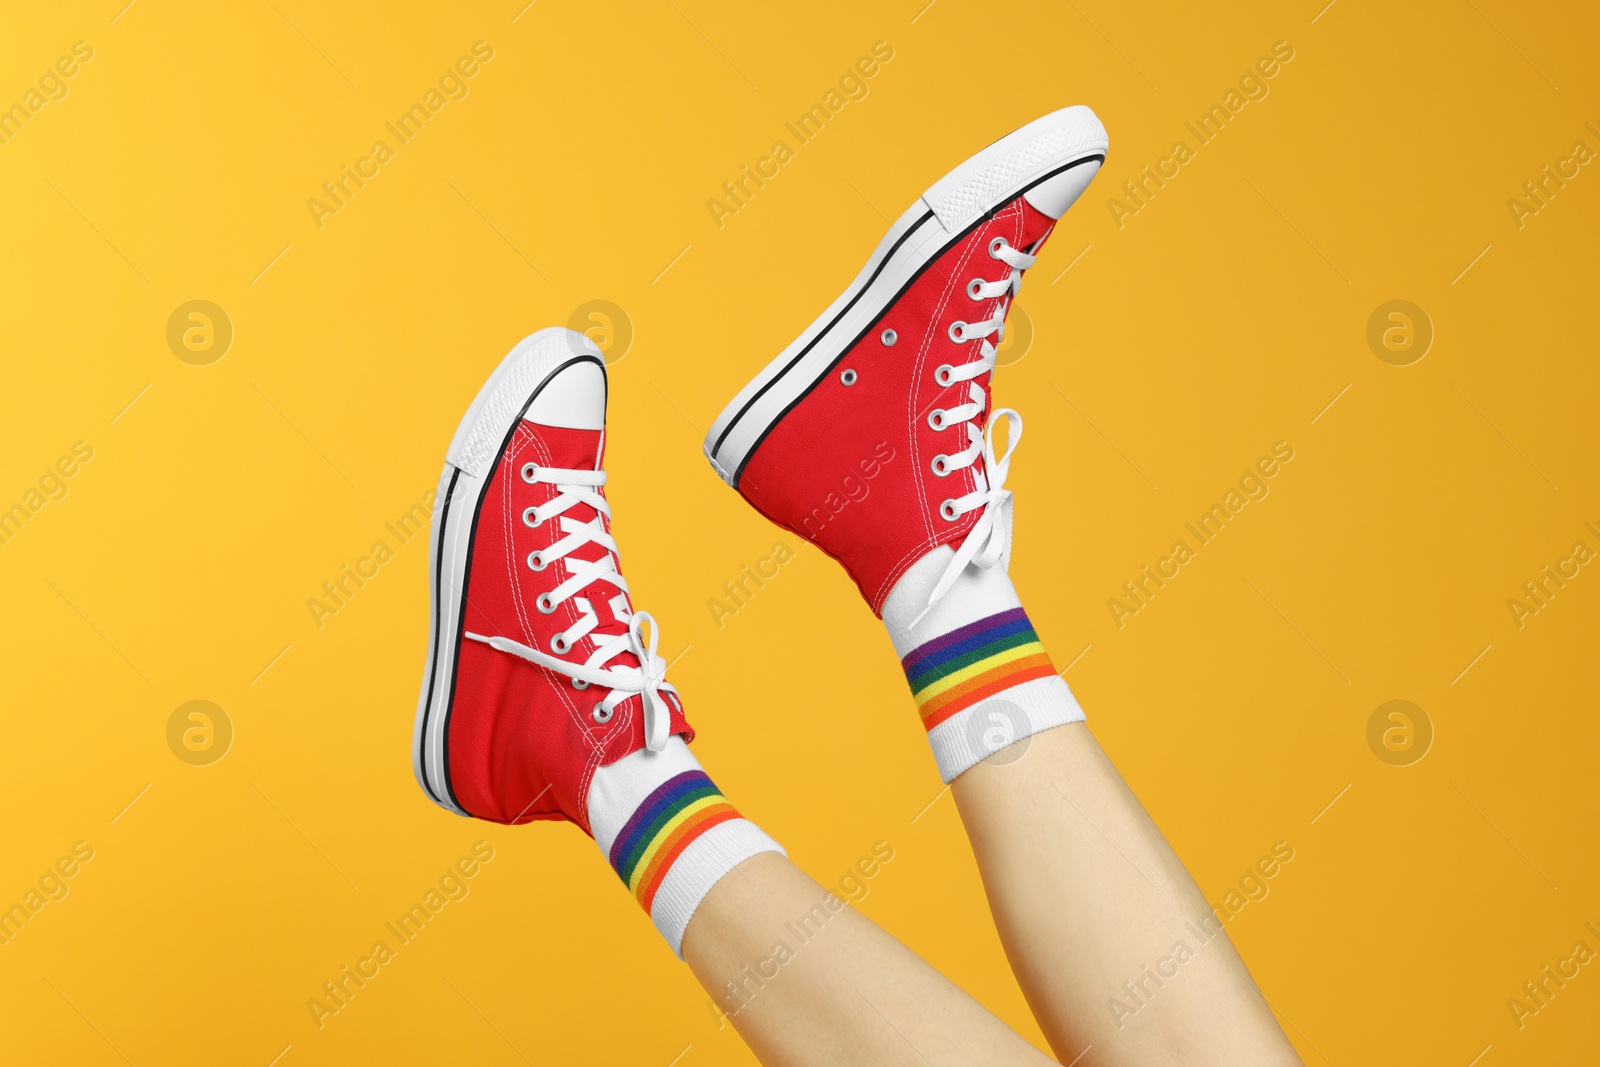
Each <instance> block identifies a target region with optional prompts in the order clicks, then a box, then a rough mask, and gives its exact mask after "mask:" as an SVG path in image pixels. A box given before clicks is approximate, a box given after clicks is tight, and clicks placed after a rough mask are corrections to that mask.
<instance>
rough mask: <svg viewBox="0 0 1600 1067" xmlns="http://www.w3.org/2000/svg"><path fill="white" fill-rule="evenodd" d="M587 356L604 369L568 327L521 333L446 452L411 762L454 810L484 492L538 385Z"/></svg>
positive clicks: (421, 780)
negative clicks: (454, 725) (469, 608)
mask: <svg viewBox="0 0 1600 1067" xmlns="http://www.w3.org/2000/svg"><path fill="white" fill-rule="evenodd" d="M585 360H588V361H592V362H594V363H597V364H599V365H600V367H601V369H602V371H603V370H604V367H605V359H604V357H603V356H602V355H601V354H600V350H599V349H598V348H596V347H595V346H594V345H593V344H592V343H590V341H589V340H588V338H586V337H584V336H583V335H582V334H579V333H574V332H573V331H571V330H567V329H563V328H561V327H551V328H549V329H545V330H540V331H538V332H537V333H534V334H530V335H529V336H527V337H525V338H523V339H522V340H521V341H519V342H518V343H517V345H516V347H514V348H512V350H511V352H510V353H509V354H508V355H507V356H506V358H505V359H503V360H501V361H500V365H499V366H498V367H496V368H495V371H494V373H493V374H491V375H490V376H489V380H488V381H487V382H485V383H484V384H483V388H481V389H479V390H478V395H477V397H476V398H474V400H473V401H472V406H471V407H469V408H467V414H466V416H465V417H464V418H463V419H462V420H461V425H460V426H459V427H457V429H456V432H455V436H454V437H453V438H451V441H450V448H449V450H448V451H447V452H446V453H445V466H444V473H443V474H441V475H440V476H439V489H438V492H437V494H436V495H435V497H434V509H433V520H432V531H431V536H430V538H429V541H428V544H429V546H430V548H431V549H432V552H431V555H430V557H429V562H428V576H429V577H428V581H429V589H430V592H431V597H430V612H429V623H428V663H427V669H426V670H425V671H424V673H423V677H422V692H421V693H420V695H419V696H418V698H417V719H416V723H415V726H414V727H413V730H412V739H411V767H412V771H413V772H414V773H415V774H416V776H417V784H418V785H420V786H422V789H423V792H425V793H427V794H428V796H429V798H430V799H432V800H433V802H434V803H436V804H438V805H439V806H440V807H442V808H445V809H447V810H449V811H453V812H455V813H456V814H457V815H468V814H470V813H469V812H467V811H466V810H465V809H463V808H462V807H461V805H460V804H459V803H457V802H456V798H455V791H454V790H453V789H452V788H451V785H450V753H449V727H450V712H451V707H452V705H453V703H454V699H455V681H456V664H457V662H458V661H459V659H460V655H461V634H462V630H463V625H464V620H463V618H462V615H463V612H464V611H465V609H466V593H467V576H468V575H469V574H470V572H471V567H472V541H473V535H474V534H475V533H476V531H477V526H478V512H479V509H480V507H481V505H482V503H483V493H484V490H485V489H486V488H487V487H488V485H489V481H490V478H491V477H492V476H493V474H494V469H495V465H496V464H497V463H498V461H499V458H500V455H501V453H502V452H504V451H505V447H506V445H507V443H508V442H509V441H510V439H511V433H512V431H513V430H515V429H516V427H517V424H518V423H519V422H521V421H522V416H523V413H524V412H526V411H527V410H528V407H529V405H531V404H532V403H533V401H534V398H535V397H537V396H538V395H539V391H540V390H541V389H543V388H544V387H545V385H546V384H547V383H548V382H549V381H550V379H551V378H553V377H554V376H555V375H556V374H557V373H558V372H560V371H561V370H564V369H565V368H567V367H568V366H570V365H571V364H573V363H575V362H581V361H585Z"/></svg>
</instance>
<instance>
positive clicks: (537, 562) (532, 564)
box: [528, 549, 550, 571]
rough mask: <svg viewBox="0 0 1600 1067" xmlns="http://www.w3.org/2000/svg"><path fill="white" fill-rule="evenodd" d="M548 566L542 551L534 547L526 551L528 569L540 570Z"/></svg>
mask: <svg viewBox="0 0 1600 1067" xmlns="http://www.w3.org/2000/svg"><path fill="white" fill-rule="evenodd" d="M548 566H550V564H548V563H546V562H545V561H544V553H543V552H540V551H538V550H537V549H535V550H534V551H532V552H529V553H528V569H529V570H530V571H542V570H544V569H545V568H546V567H548Z"/></svg>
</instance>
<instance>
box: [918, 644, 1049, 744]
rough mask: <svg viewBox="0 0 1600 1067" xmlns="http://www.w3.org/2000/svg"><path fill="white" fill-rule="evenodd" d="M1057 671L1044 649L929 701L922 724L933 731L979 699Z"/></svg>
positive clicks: (924, 710)
mask: <svg viewBox="0 0 1600 1067" xmlns="http://www.w3.org/2000/svg"><path fill="white" fill-rule="evenodd" d="M1055 673H1056V668H1055V665H1054V664H1052V663H1051V662H1050V657H1049V656H1048V655H1046V654H1045V653H1043V652H1041V653H1039V654H1038V655H1037V656H1029V657H1028V658H1027V659H1025V660H1020V661H1018V662H1016V663H1008V664H1006V665H1005V666H1003V667H997V668H995V669H994V670H993V671H989V672H988V673H985V674H980V675H979V676H978V677H976V678H973V679H972V680H970V681H967V682H964V683H962V684H961V685H959V686H957V687H956V688H954V689H951V690H949V691H947V692H944V693H941V694H939V696H938V698H936V699H934V700H930V701H929V702H928V703H927V704H926V705H925V706H924V707H923V708H922V727H923V729H925V730H932V729H933V728H934V727H935V726H938V725H939V724H940V723H942V722H944V721H945V720H947V719H949V718H951V717H952V716H954V715H956V714H958V713H960V712H962V711H965V710H966V709H967V708H970V707H972V705H974V704H977V703H978V702H980V701H983V700H987V699H988V698H989V697H992V696H994V695H995V694H996V693H1001V692H1004V691H1005V690H1007V689H1010V688H1011V687H1012V686H1016V685H1021V684H1022V683H1023V682H1031V681H1033V680H1034V679H1036V678H1049V677H1051V676H1052V675H1054V674H1055Z"/></svg>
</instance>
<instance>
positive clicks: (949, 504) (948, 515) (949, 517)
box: [939, 500, 961, 522]
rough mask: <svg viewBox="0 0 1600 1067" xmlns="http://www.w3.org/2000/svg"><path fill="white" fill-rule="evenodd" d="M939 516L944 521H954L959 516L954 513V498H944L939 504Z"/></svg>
mask: <svg viewBox="0 0 1600 1067" xmlns="http://www.w3.org/2000/svg"><path fill="white" fill-rule="evenodd" d="M939 517H940V518H941V519H943V520H944V521H945V522H955V521H956V520H957V519H959V518H960V517H961V516H960V515H958V514H956V502H955V501H954V500H946V501H945V502H944V503H943V504H940V505H939Z"/></svg>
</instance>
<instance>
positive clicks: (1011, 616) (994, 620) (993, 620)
mask: <svg viewBox="0 0 1600 1067" xmlns="http://www.w3.org/2000/svg"><path fill="white" fill-rule="evenodd" d="M1027 617H1028V613H1027V612H1026V611H1024V610H1022V609H1021V608H1012V609H1011V610H1010V611H1002V612H1001V613H1000V614H998V615H990V616H989V617H988V618H986V619H979V620H978V621H977V622H969V623H968V624H967V625H965V626H962V627H960V628H958V629H955V630H951V631H950V632H949V633H947V634H945V635H944V636H943V637H935V638H934V639H933V640H932V641H929V642H928V643H927V644H922V645H918V646H917V647H916V648H914V649H912V650H911V651H910V652H907V653H906V655H905V658H904V659H902V660H901V661H900V666H901V667H903V668H904V669H905V672H906V673H907V674H914V673H916V670H917V667H918V665H919V664H920V663H921V661H922V660H924V659H926V658H927V657H928V656H931V655H934V654H936V653H938V652H941V651H943V650H944V649H946V648H949V647H950V646H951V645H956V644H960V643H961V642H962V641H965V640H967V639H968V638H969V637H973V636H974V635H976V634H979V633H981V632H983V631H984V630H987V629H989V628H990V627H993V626H1003V625H1005V624H1006V623H1008V622H1015V621H1017V620H1018V619H1026V618H1027Z"/></svg>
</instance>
